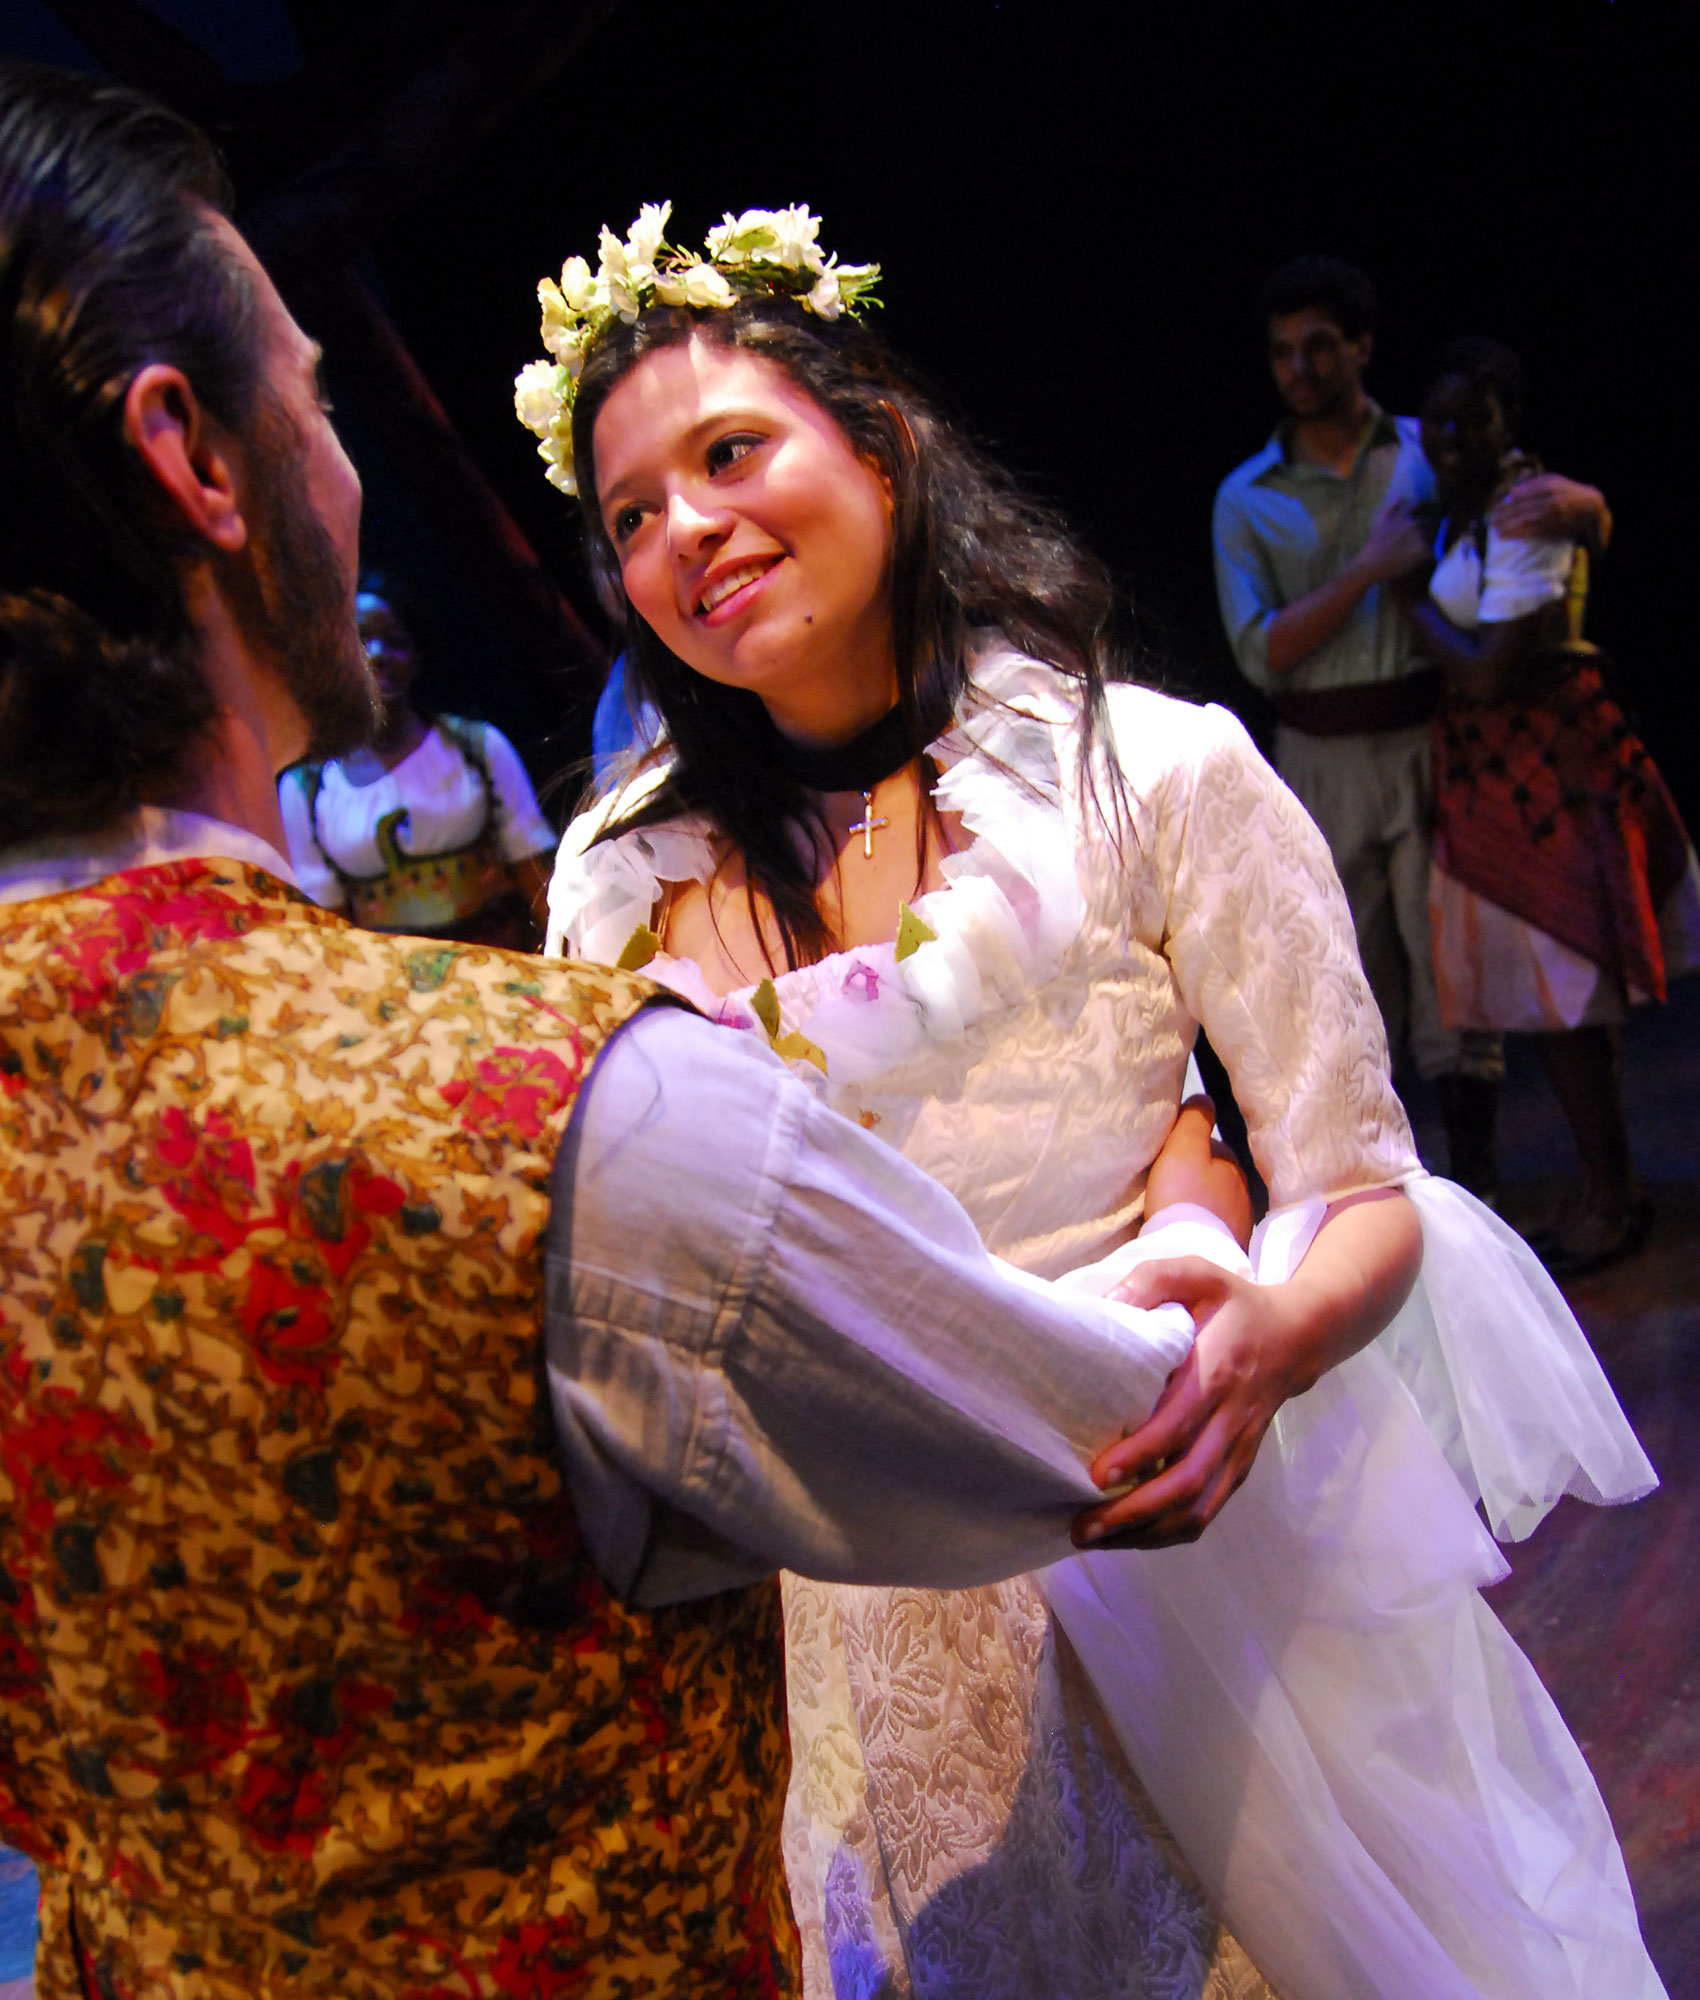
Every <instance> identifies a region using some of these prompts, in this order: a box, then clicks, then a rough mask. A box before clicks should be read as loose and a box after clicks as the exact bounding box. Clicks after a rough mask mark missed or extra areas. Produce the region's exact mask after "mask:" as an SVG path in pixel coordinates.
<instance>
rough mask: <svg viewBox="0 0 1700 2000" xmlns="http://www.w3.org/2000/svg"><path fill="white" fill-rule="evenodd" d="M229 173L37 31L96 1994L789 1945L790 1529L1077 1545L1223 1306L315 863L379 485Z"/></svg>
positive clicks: (44, 1786)
mask: <svg viewBox="0 0 1700 2000" xmlns="http://www.w3.org/2000/svg"><path fill="white" fill-rule="evenodd" d="M226 199H227V190H226V188H225V184H224V180H223V176H222V172H221V170H220V168H219V166H218V162H217V160H216V158H215V156H214V155H213V154H212V152H211V151H210V149H209V148H208V146H207V145H206V143H205V141H204V140H203V139H202V138H201V137H200V135H199V134H197V133H196V132H195V131H194V130H193V129H192V128H190V127H188V126H186V125H184V124H183V123H182V122H181V121H179V120H178V119H176V118H175V117H174V116H172V115H170V114H168V113H167V112H165V111H163V110H161V109H160V108H159V107H157V106H154V105H152V104H149V103H148V102H147V101H145V100H143V99H141V98H139V97H136V96H134V95H133V94H131V93H129V92H126V91H123V90H120V89H116V88H113V87H110V86H106V85H101V84H98V83H94V82H90V81H87V80H83V79H79V78H74V77H69V76H64V75H61V74H59V73H57V72H52V71H44V70H39V69H33V68H20V67H8V66H4V65H0V1833H4V1835H5V1837H6V1838H7V1839H9V1840H10V1841H12V1842H13V1843H14V1844H16V1845H19V1846H21V1847H23V1848H25V1849H27V1850H28V1852H29V1853H31V1854H32V1855H33V1856H34V1857H35V1858H36V1860H37V1862H38V1865H39V1867H40V1869H41V1873H42V1897H41V1935H40V1946H39V1953H38V1964H37V1979H36V1991H37V1993H38V1995H40V1996H41V2000H70V1996H72V1995H79V1996H86V1995H89V1994H92V1993H96V1992H98V1993H102V1994H107V1995H117V1994H135V1995H140V1994H143V1993H147V1994H149V1995H160V1994H166V1995H181V1996H184V2000H188V1996H190V1995H194V1996H198V2000H205V1997H206V1996H211V2000H238V1996H241V2000H252V1996H255V1995H273V1994H276V1995H281V1994H284V1993H286V1992H287V1993H289V1994H291V1995H296V1996H304V1995H315V1994H316V1995H336V1996H339V2000H402V1996H414V2000H419V1996H425V1995H438V1996H442V1995H448V1994H455V1995H460V1994H469V1995H470V1994H482V1995H493V1994H500V1993H506V1994H541V1993H545V1992H548V1993H554V1992H567V1991H571V1992H573V1993H574V1994H583V1995H610V1996H611V1995H614V1994H620V1995H636V1994H643V1993H650V1994H675V1993H677V1994H683V1993H687V1992H688V1993H690V1994H692V1995H695V1996H713V1995H725V1996H727V2000H731V1996H733V1995H738V1996H748V1995H754V1994H763V1993H781V1992H792V1991H795V1990H797V1983H798V1982H797V1969H796V1948H795V1936H794V1932H793V1928H792V1923H791V1916H790V1909H789V1904H788V1900H787V1897H786V1893H785V1886H784V1881H783V1876H782V1873H781V1869H780V1860H779V1855H780V1843H779V1831H780V1816H781V1807H782V1802H783V1796H784V1784H785V1769H786V1750H785V1740H784V1727H783V1689H782V1681H781V1654H780V1631H779V1620H778V1596H777V1590H776V1586H775V1584H774V1582H773V1580H772V1573H773V1572H774V1571H775V1570H776V1569H777V1568H779V1567H780V1566H781V1565H787V1564H788V1565H790V1566H792V1567H794V1568H797V1569H800V1570H803V1571H805V1572H808V1573H810V1574H813V1575H816V1576H821V1577H825V1578H850V1579H854V1578H860V1579H864V1580H868V1581H875V1580H883V1581H888V1582H902V1581H913V1582H916V1583H923V1584H931V1585H951V1584H965V1583H970V1582H975V1581H982V1580H988V1579H991V1578H994V1577H1000V1576H1004V1575H1008V1574H1012V1573H1014V1572H1016V1571H1019V1570H1023V1569H1027V1568H1031V1567H1034V1566H1036V1565H1038V1564H1041V1563H1044V1562H1047V1561H1050V1560H1052V1559H1053V1558H1055V1557H1056V1556H1058V1555H1061V1554H1062V1553H1064V1552H1065V1551H1066V1549H1067V1548H1068V1546H1069V1541H1068V1532H1069V1523H1070V1519H1071V1516H1073V1515H1075V1514H1076V1512H1077V1510H1079V1509H1081V1508H1083V1507H1084V1506H1086V1504H1087V1503H1088V1502H1090V1501H1092V1500H1093V1499H1094V1498H1095V1497H1096V1489H1095V1488H1094V1486H1093V1484H1092V1482H1091V1480H1090V1478H1089V1477H1088V1476H1087V1473H1086V1471H1085V1470H1084V1467H1083V1461H1084V1458H1085V1457H1086V1455H1087V1451H1088V1449H1089V1447H1090V1446H1091V1445H1092V1444H1095V1443H1104V1442H1107V1441H1108V1437H1107V1433H1108V1432H1109V1431H1110V1430H1111V1429H1112V1428H1113V1424H1114V1417H1115V1416H1116V1415H1120V1414H1121V1413H1123V1412H1126V1413H1128V1414H1130V1415H1131V1414H1143V1413H1144V1412H1145V1411H1147V1410H1149V1408H1150V1407H1151V1404H1152V1402H1153V1401H1154V1399H1155V1396H1156V1394H1157V1392H1158V1390H1159V1389H1160V1387H1161V1384H1162V1381H1163V1378H1164V1376H1165V1375H1166V1373H1167V1371H1168V1370H1169V1368H1170V1367H1172V1366H1173V1365H1174V1363H1175V1362H1176V1361H1177V1360H1178V1359H1179V1356H1180V1354H1181V1353H1182V1352H1183V1351H1184V1349H1185V1347H1186V1345H1187V1342H1188V1339H1189V1335H1190V1327H1189V1324H1188V1322H1187V1321H1186V1317H1185V1315H1184V1313H1180V1309H1179V1308H1167V1309H1165V1310H1164V1311H1162V1312H1159V1313H1156V1314H1140V1313H1135V1312H1133V1311H1132V1310H1131V1309H1129V1308H1126V1307H1123V1306H1120V1305H1116V1304H1113V1303H1111V1302H1108V1301H1099V1300H1095V1299H1091V1298H1085V1297H1064V1296H1063V1295H1061V1294H1060V1293H1055V1292H1052V1291H1051V1290H1050V1288H1048V1287H1046V1286H1043V1285H1038V1284H1035V1283H1033V1282H1030V1281H1027V1280H1025V1279H1021V1278H1020V1277H1019V1276H1018V1275H1016V1274H1013V1273H1010V1272H1009V1271H1007V1270H1006V1269H1004V1268H1003V1267H1001V1266H998V1265H996V1264H995V1263H994V1262H993V1261H992V1260H991V1259H990V1258H988V1257H987V1255H986V1253H985V1251H984V1249H983V1247H982V1246H981V1245H980V1243H979V1241H978V1239H977V1237H975V1235H974V1233H973V1231H972V1229H971V1228H970V1227H969V1225H968V1223H967V1220H966V1218H965V1217H964V1216H963V1215H962V1213H961V1211H960V1210H959V1209H957V1208H956V1206H955V1204H954V1203H953V1202H951V1200H950V1199H949V1197H948V1196H946V1195H945V1194H944V1193H943V1192H942V1190H940V1189H938V1188H937V1187H936V1186H934V1185H933V1184H932V1183H931V1182H929V1181H927V1180H925V1179H924V1178H923V1177H922V1176H920V1175H919V1174H918V1173H916V1172H915V1171H914V1170H913V1169H912V1168H910V1167H908V1166H907V1165H906V1164H905V1162H904V1161H903V1160H902V1159H901V1158H900V1157H899V1156H898V1155H897V1154H896V1153H895V1152H894V1151H892V1150H891V1149H889V1148H886V1147H884V1146H882V1145H880V1144H879V1143H878V1142H877V1141H875V1140H873V1139H872V1138H871V1137H869V1136H868V1135H867V1134H865V1133H863V1132H861V1131H860V1130H859V1129H858V1128H856V1127H854V1126H851V1125H849V1124H847V1123H845V1122H844V1121H842V1120H839V1119H837V1118H836V1117H834V1116H833V1114H831V1113H829V1112H827V1111H825V1110H824V1109H822V1108H820V1107H819V1106H818V1105H817V1104H816V1103H815V1101H814V1100H813V1098H812V1097H811V1096H810V1095H809V1094H808V1093H807V1092H806V1091H804V1090H803V1089H802V1088H801V1086H799V1085H798V1084H796V1083H795V1082H794V1081H793V1080H792V1078H791V1077H790V1076H789V1074H788V1073H787V1072H786V1070H785V1069H784V1066H783V1065H782V1064H780V1063H779V1062H778V1061H777V1059H776V1058H772V1057H770V1056H769V1055H768V1054H767V1052H765V1051H763V1050H752V1048H751V1047H750V1046H749V1044H748V1041H747V1039H746V1038H744V1037H741V1036H734V1035H729V1034H727V1033H725V1032H724V1031H723V1030H718V1029H715V1028H713V1027H711V1026H710V1025H709V1024H708V1023H706V1022H704V1021H702V1020H700V1019H698V1018H697V1017H695V1016H693V1015H690V1014H687V1013H685V1012H683V1011H682V1010H680V1009H678V1008H676V1007H673V1006H670V1005H654V1006H652V1005H650V1004H649V1003H650V1002H651V1000H652V999H653V998H654V993H653V989H651V988H649V987H648V986H647V985H646V984H645V983H644V982H642V981H640V980H637V979H635V978H632V977H629V976H626V975H623V974H621V973H618V972H610V971H605V970H602V969H599V968H596V967H589V966H567V967H561V966H545V965H541V964H539V963H537V962H536V961H534V960H530V959H525V958H520V957H517V956H513V955H510V954H506V953H502V952H499V951H494V950H488V949H483V948H478V947H473V948H457V947H454V946H445V945H443V944H441V943H432V942H424V941H420V940H416V939H415V940H409V939H405V938H402V939H398V938H392V937H378V936H374V935H371V934H368V933H364V932H360V931H356V930H354V929H352V928H351V927H350V926H349V925H347V924H346V923H345V922H343V921H342V920H341V919H340V918H338V917H336V916H334V915H332V914H330V913H329V912H325V911H322V910H319V909H318V908H316V906H314V905H313V904H311V903H310V902H309V901H308V900H307V899H306V898H304V897H302V896H301V895H299V894H298V893H297V892H295V891H294V890H293V889H292V888H291V887H290V885H289V880H288V870H287V865H286V863H285V862H284V861H283V859H282V856H281V853H280V851H279V850H280V849H281V847H282V844H283V842H282V832H281V827H280V825H279V819H278V802H277V791H276V782H275V781H276V775H277V772H278V771H279V770H280V769H281V768H283V767H284V766H285V765H287V764H289V763H291V762H292V761H294V760H295V759H296V758H297V757H299V756H301V755H302V754H303V753H305V752H308V751H311V752H312V753H313V754H315V755H318V756H328V755H334V754H336V753H338V752H340V751H342V750H345V749H347V748H349V747H351V746H352V745H353V744H354V743H356V742H357V741H358V740H359V739H360V737H361V735H362V733H363V732H364V731H366V730H367V729H369V728H370V726H371V723H372V718H373V690H372V684H371V679H370V676H369V673H368V670H367V666H366V662H365V659H364V656H363V653H362V651H361V648H360V646H359V642H358V638H357V633H356V625H355V613H354V596H355V582H356V573H357V565H356V557H357V534H358V524H359V512H360V487H359V481H358V479H357V478H356V476H355V473H354V470H353V468H352V467H351V465H350V464H349V462H348V459H347V458H346V457H345V456H344V454H343V451H342V448H341V446H340V444H339V443H338V441H337V438H336V434H335V432H334V430H333V429H332V427H331V424H330V421H329V418H328V415H327V412H326V409H325V406H324V401H323V397H322V394H321V391H320V387H319V382H318V360H319V356H318V350H317V349H316V347H315V346H314V345H313V343H312V342H311V341H310V340H308V339H307V338H306V336H305V335H304V334H303V333H302V332H301V330H300V328H299V327H297V326H296V324H295V323H294V321H293V320H292V319H291V318H290V315H289V313H288V311H287V310H286V308H285V307H284V304H283V302H282V300H281V299H280V298H279V296H278V294H277V292H276V291H275V290H274V288H273V286H272V284H271V282H270V280H269V279H268V278H267V276H266V274H265V272H264V271H263V270H262V269H261V267H260V266H259V264H258V263H257V262H256V260H255V258H254V256H253V254H252V253H251V251H250V250H249V249H248V247H247V245H246V244H245V243H244V242H243V241H242V239H241V237H240V236H239V235H238V234H237V232H236V231H235V229H234V228H232V226H231V225H230V223H229V222H228V221H227V220H226V219H225V216H224V214H223V209H224V206H225V204H226ZM1177 1314H1178V1315H1179V1324H1178V1326H1177V1324H1176V1315H1177ZM1036 1355H1038V1356H1043V1366H1042V1367H1036V1366H1035V1365H1034V1361H1033V1357H1034V1356H1036ZM1126 1504H1127V1503H1126V1502H1123V1503H1121V1506H1122V1508H1123V1509H1125V1507H1126ZM1115 1518H1116V1519H1118V1520H1119V1519H1120V1518H1122V1516H1121V1514H1120V1513H1118V1514H1117V1515H1116V1516H1115Z"/></svg>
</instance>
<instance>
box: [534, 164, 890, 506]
mask: <svg viewBox="0 0 1700 2000" xmlns="http://www.w3.org/2000/svg"><path fill="white" fill-rule="evenodd" d="M672 213H673V204H672V203H671V202H670V201H663V202H653V201H649V202H645V203H644V205H643V207H642V208H641V209H639V211H638V218H637V220H636V221H635V222H634V223H633V224H632V227H631V233H630V234H629V235H628V236H627V238H626V240H625V242H624V243H622V242H621V241H620V239H619V238H618V237H617V236H616V235H615V234H614V232H613V230H611V229H610V228H608V226H607V225H606V224H604V225H603V229H602V240H601V243H600V245H599V246H598V249H599V253H600V256H601V260H602V261H601V264H600V266H599V267H598V269H597V272H596V275H595V276H594V277H592V276H591V274H590V266H589V264H588V263H586V262H585V260H584V258H582V257H569V258H568V259H567V261H566V262H565V263H564V264H563V265H562V266H561V277H560V282H559V283H558V284H557V283H556V281H555V280H554V279H553V278H545V279H544V280H543V281H542V283H541V284H539V285H538V287H537V300H538V303H539V305H541V306H542V308H543V345H544V346H545V347H546V348H548V350H549V353H550V356H551V357H552V358H551V359H549V360H547V361H533V362H530V363H529V364H528V365H527V366H526V367H524V368H522V369H521V370H520V371H519V373H518V374H517V375H516V376H515V377H514V414H515V416H517V417H518V418H519V420H520V422H521V423H522V424H524V425H525V427H526V429H527V430H528V431H535V432H536V433H537V435H538V437H540V438H541V439H542V440H543V442H542V443H541V444H540V445H539V446H538V447H537V455H538V457H539V458H541V459H542V460H543V461H544V464H545V467H546V472H545V477H546V478H547V479H548V481H549V483H550V485H551V486H558V487H559V488H560V490H561V491H562V492H563V493H577V491H578V479H577V477H576V475H575V474H574V472H573V403H574V400H575V399H576V397H577V395H578V378H579V374H580V372H581V370H582V369H583V367H584V358H585V355H586V354H587V353H588V352H589V350H590V348H591V347H592V346H593V345H594V344H595V342H596V340H597V338H598V336H599V335H600V334H601V333H602V331H603V330H604V328H606V327H607V326H608V325H609V324H610V323H611V322H612V321H614V320H616V319H619V320H624V321H625V322H626V324H627V325H628V326H629V325H631V323H632V322H633V321H634V320H635V319H636V318H637V316H638V314H639V313H640V312H642V311H643V309H644V307H645V306H650V305H664V306H696V307H701V308H705V309H706V308H708V307H725V306H732V305H736V304H737V302H738V301H739V300H740V299H748V298H759V297H761V296H762V295H763V294H764V293H765V294H766V295H768V296H769V297H777V298H791V299H796V300H797V301H798V302H799V303H800V304H801V305H803V306H804V307H805V308H806V309H807V310H808V311H809V312H812V313H814V314H815V315H816V316H817V317H818V318H820V319H837V318H838V316H839V314H840V313H849V314H850V315H851V317H852V318H855V317H856V316H857V315H858V314H859V313H860V312H861V311H862V309H863V307H864V306H866V305H867V304H869V303H872V304H875V305H877V304H878V303H879V301H878V300H877V299H875V300H872V301H870V300H869V297H868V294H869V293H870V292H871V291H872V290H873V288H874V286H875V285H876V284H877V283H878V282H879V274H880V267H879V266H878V265H877V264H841V263H839V261H838V259H837V258H836V257H825V256H822V254H821V250H820V245H819V244H818V243H817V242H816V241H815V239H816V237H817V236H818V235H819V234H820V217H819V216H818V215H811V214H810V213H809V211H808V209H807V208H805V207H804V206H803V205H802V204H801V203H798V204H797V205H796V206H794V207H792V208H778V209H770V208H747V209H745V211H744V213H743V214H742V215H736V216H734V215H728V216H727V217H726V218H725V219H724V220H723V221H722V222H721V224H720V226H719V228H717V229H711V230H710V231H709V232H708V235H707V237H706V239H705V240H704V243H703V248H704V249H705V250H706V251H707V252H708V255H707V256H706V257H702V256H699V255H698V254H697V252H696V251H694V250H680V249H677V248H675V247H674V245H672V244H671V243H669V242H668V241H667V239H666V235H665V231H666V228H667V218H668V217H669V216H670V215H671V214H672Z"/></svg>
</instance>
